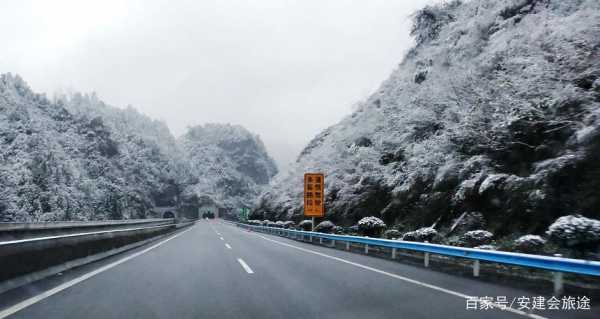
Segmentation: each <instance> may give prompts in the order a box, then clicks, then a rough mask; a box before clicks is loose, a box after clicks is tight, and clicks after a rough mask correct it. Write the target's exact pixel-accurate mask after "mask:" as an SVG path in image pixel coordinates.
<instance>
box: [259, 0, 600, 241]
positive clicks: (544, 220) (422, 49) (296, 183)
mask: <svg viewBox="0 0 600 319" xmlns="http://www.w3.org/2000/svg"><path fill="white" fill-rule="evenodd" d="M399 14H401V13H399ZM412 34H413V35H414V37H415V42H416V43H415V46H414V47H413V48H412V49H411V50H410V51H409V52H408V54H407V55H406V57H405V58H404V60H403V61H402V62H401V64H400V65H399V67H398V68H397V69H396V70H395V71H394V72H393V73H392V74H391V76H390V77H389V78H388V79H387V80H386V81H385V82H384V83H383V84H382V85H381V87H380V88H379V90H377V92H375V93H373V95H371V97H369V98H368V100H366V101H364V102H363V103H362V105H361V106H360V108H359V109H358V110H357V111H356V112H354V113H353V114H351V115H350V116H348V117H346V118H344V119H343V120H342V121H341V122H340V123H338V124H336V125H334V126H332V127H330V128H328V129H327V130H325V131H323V132H322V133H320V134H319V135H317V136H316V137H315V138H314V139H313V140H312V141H311V142H310V143H309V144H308V145H307V146H306V148H305V149H304V151H303V152H302V153H301V154H300V156H299V157H298V160H297V163H296V164H295V165H294V166H293V167H292V168H291V169H290V170H289V171H288V172H285V173H283V174H280V175H278V176H276V177H275V179H274V181H273V182H272V186H271V187H270V188H269V189H268V190H267V191H266V192H264V193H263V194H262V196H261V199H260V201H259V205H258V206H257V208H256V209H255V211H254V216H255V217H258V218H261V219H262V218H268V219H272V220H276V219H296V220H299V219H301V218H302V217H301V214H302V209H301V196H302V174H303V173H304V172H307V171H320V172H324V173H325V174H326V210H327V219H330V220H332V221H334V222H335V223H338V224H344V225H352V224H355V223H356V222H357V221H358V220H359V219H360V218H361V217H364V216H370V215H374V216H379V217H381V218H382V219H384V220H385V221H386V223H387V224H388V225H396V226H397V227H398V228H400V229H407V230H411V229H417V228H419V227H423V226H431V225H433V224H434V223H435V224H436V228H438V229H441V230H445V231H449V228H450V227H451V225H453V224H454V222H455V221H456V220H457V219H458V217H459V216H461V215H462V214H463V213H465V212H476V213H473V214H471V213H470V214H467V216H480V217H481V222H482V223H483V224H484V225H485V227H486V229H488V230H491V231H493V232H494V233H495V234H496V235H507V234H513V235H514V234H519V233H524V234H526V233H541V232H543V231H544V230H545V229H547V227H548V225H549V224H550V223H551V222H552V221H554V220H555V219H556V218H557V217H559V216H563V215H568V214H575V213H577V214H582V215H584V216H588V217H594V218H598V217H600V192H599V191H598V190H599V189H600V2H598V1H595V0H577V1H575V0H569V1H562V0H561V1H558V0H512V1H494V0H474V1H468V2H465V3H461V2H459V1H454V2H451V3H448V4H445V5H440V6H433V7H426V8H424V9H422V10H420V11H419V12H417V13H415V15H414V27H413V30H412Z"/></svg>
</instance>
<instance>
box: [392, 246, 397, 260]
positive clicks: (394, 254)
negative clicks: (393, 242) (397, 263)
mask: <svg viewBox="0 0 600 319" xmlns="http://www.w3.org/2000/svg"><path fill="white" fill-rule="evenodd" d="M392 259H396V248H392Z"/></svg>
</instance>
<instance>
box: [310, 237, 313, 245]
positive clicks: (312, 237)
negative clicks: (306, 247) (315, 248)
mask: <svg viewBox="0 0 600 319" xmlns="http://www.w3.org/2000/svg"><path fill="white" fill-rule="evenodd" d="M312 238H313V237H312V235H310V242H311V243H312V242H313V240H312Z"/></svg>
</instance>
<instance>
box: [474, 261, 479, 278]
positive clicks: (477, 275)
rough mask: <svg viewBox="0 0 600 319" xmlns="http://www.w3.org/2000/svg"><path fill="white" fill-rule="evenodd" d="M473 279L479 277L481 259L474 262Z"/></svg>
mask: <svg viewBox="0 0 600 319" xmlns="http://www.w3.org/2000/svg"><path fill="white" fill-rule="evenodd" d="M473 277H479V259H475V261H474V262H473Z"/></svg>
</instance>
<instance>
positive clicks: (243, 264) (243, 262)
mask: <svg viewBox="0 0 600 319" xmlns="http://www.w3.org/2000/svg"><path fill="white" fill-rule="evenodd" d="M237 261H238V262H239V263H240V265H242V268H244V270H245V271H246V272H247V273H249V274H253V273H254V271H252V268H250V266H248V264H246V262H245V261H244V260H243V259H242V258H238V259H237Z"/></svg>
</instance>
